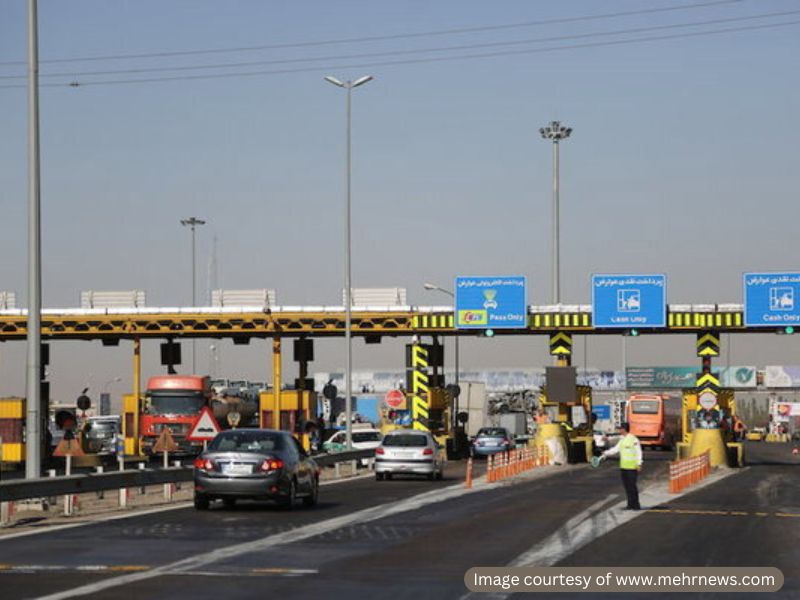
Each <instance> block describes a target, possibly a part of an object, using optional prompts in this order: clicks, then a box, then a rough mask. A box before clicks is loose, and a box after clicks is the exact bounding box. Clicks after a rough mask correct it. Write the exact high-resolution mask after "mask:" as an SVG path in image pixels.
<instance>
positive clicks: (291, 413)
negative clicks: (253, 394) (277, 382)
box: [258, 389, 317, 449]
mask: <svg viewBox="0 0 800 600" xmlns="http://www.w3.org/2000/svg"><path fill="white" fill-rule="evenodd" d="M316 396H317V395H316V393H315V392H314V391H313V390H278V393H277V394H276V393H275V390H274V389H273V390H267V391H263V392H261V393H260V394H259V397H258V403H259V412H258V414H259V427H262V428H264V429H281V430H283V431H291V432H292V433H294V434H295V436H296V437H297V438H298V439H299V440H301V441H302V444H303V447H304V448H306V449H308V448H309V447H310V441H309V439H308V435H307V434H306V432H305V425H306V423H307V422H309V421H310V420H312V419H313V418H314V413H315V410H314V409H315V404H316ZM279 413H280V422H278V418H276V415H278V414H279Z"/></svg>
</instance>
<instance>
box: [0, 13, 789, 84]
mask: <svg viewBox="0 0 800 600" xmlns="http://www.w3.org/2000/svg"><path fill="white" fill-rule="evenodd" d="M796 14H800V10H791V11H783V12H775V13H762V14H758V15H748V16H743V17H729V18H723V19H710V20H706V21H692V22H686V23H673V24H670V25H656V26H650V27H636V28H632V29H618V30H614V31H600V32H594V33H582V34H572V35H561V36H554V37H544V38H534V39H528V40H515V41H508V42H486V43H481V44H462V45H458V46H440V47H435V48H417V49H411V50H388V51H385V52H370V53H360V54H344V55H339V56H317V57H309V58H284V59H273V60H266V61H250V62H235V63H219V64H206V65H186V66H170V67H143V68H137V69H113V70H106V71H76V72H64V73H42V74H40V75H39V76H40V77H43V78H44V77H46V78H56V77H61V78H63V77H73V78H74V77H82V76H98V75H132V74H141V73H160V72H161V73H163V72H170V71H198V70H209V69H223V68H231V67H260V66H266V65H276V64H296V63H307V62H318V61H322V60H352V59H361V58H377V57H387V56H404V55H405V56H408V55H414V54H427V53H431V52H453V51H460V50H475V49H478V48H497V47H507V46H518V45H521V44H534V43H543V42H559V41H565V40H577V39H586V38H595V37H606V36H616V35H628V34H632V33H645V32H650V31H664V30H670V29H681V28H684V27H700V26H702V25H719V24H722V23H734V22H742V21H752V20H757V19H767V18H773V17H785V16H789V15H796ZM25 77H26V76H25V75H0V79H24V78H25Z"/></svg>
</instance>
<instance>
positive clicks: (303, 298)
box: [0, 0, 800, 394]
mask: <svg viewBox="0 0 800 600" xmlns="http://www.w3.org/2000/svg"><path fill="white" fill-rule="evenodd" d="M39 4H40V6H39V12H40V42H41V43H40V54H41V58H42V60H43V61H46V60H48V59H56V58H70V57H85V56H107V55H122V54H139V53H152V52H161V51H165V52H169V51H185V50H194V49H219V48H231V47H243V46H260V45H277V44H291V43H297V42H319V41H322V40H331V39H343V38H353V37H364V36H391V35H398V34H408V33H415V32H427V31H434V30H445V29H447V30H450V29H458V28H473V27H486V26H492V25H503V24H519V23H524V22H530V21H538V20H548V19H561V18H570V17H581V16H587V15H598V14H605V13H617V12H626V11H634V10H641V9H643V8H659V7H667V6H672V7H674V6H679V5H681V4H686V5H689V4H691V3H677V2H672V3H670V2H665V1H662V2H657V1H655V0H652V1H648V2H647V3H642V2H634V1H619V0H616V1H608V2H604V3H597V2H590V1H579V0H575V1H572V2H568V3H567V2H552V1H544V0H542V1H535V2H529V1H507V2H493V3H486V2H476V1H472V2H469V1H467V2H464V1H459V2H454V1H449V0H443V1H441V2H436V3H431V2H421V1H419V2H367V1H361V2H342V1H340V2H335V3H332V2H321V1H320V2H292V3H278V2H226V3H219V2H212V1H203V0H193V1H191V2H189V1H185V2H177V1H173V2H153V1H141V0H140V1H136V2H124V1H88V0H75V1H73V2H69V3H64V2H55V1H52V0H49V1H48V0H42V1H40V3H39ZM25 5H26V3H25V2H23V1H22V0H7V1H6V2H4V3H2V5H0V61H2V62H12V61H24V60H25V48H26V38H25V30H26V26H25ZM799 9H800V6H798V4H797V3H796V2H792V1H781V0H762V1H759V2H755V1H752V0H744V1H741V2H731V3H725V4H718V5H715V6H708V7H704V8H698V9H693V10H685V11H673V12H664V13H652V14H647V15H638V16H627V17H618V18H609V19H602V20H593V21H573V22H568V23H559V24H549V25H546V26H538V27H536V26H531V27H519V28H514V29H500V30H495V31H487V32H481V33H470V34H458V35H455V34H453V35H441V36H429V37H416V38H400V39H392V40H383V41H378V42H370V43H351V44H337V45H327V46H309V47H302V48H298V47H295V48H284V49H272V50H262V51H257V52H255V51H254V52H239V53H224V54H208V55H193V56H176V57H154V58H139V59H132V60H109V61H95V62H80V63H78V62H74V63H72V62H71V63H61V64H52V63H46V62H43V64H42V69H41V71H42V73H43V74H44V75H46V74H48V73H54V72H62V73H73V72H76V71H78V72H80V71H95V70H111V71H114V70H121V69H131V68H137V69H146V68H153V67H158V68H161V67H166V66H191V65H207V64H212V63H221V62H242V61H274V60H295V59H302V58H308V57H321V58H323V60H320V61H318V62H315V63H288V64H282V65H277V66H276V67H261V70H265V69H274V68H287V67H299V66H307V65H309V64H310V65H313V66H323V67H326V66H331V67H339V68H335V69H332V70H331V71H330V74H333V75H336V76H339V77H356V76H359V75H361V74H364V73H371V74H373V75H374V76H375V81H374V82H371V83H369V84H368V85H366V86H364V87H363V88H359V89H358V90H357V91H356V92H355V93H354V179H353V185H354V188H353V194H354V195H353V202H354V217H353V226H354V235H353V252H354V262H353V277H354V285H355V286H357V287H380V286H403V287H407V288H408V289H409V297H410V300H411V302H412V303H415V304H425V303H439V302H441V299H438V298H435V297H431V296H430V295H429V293H428V292H424V291H423V290H422V283H423V282H424V281H426V280H433V281H435V282H438V283H447V282H450V281H452V278H453V277H454V276H455V275H458V274H494V273H507V274H511V273H513V274H517V273H518V274H522V275H527V276H528V278H529V290H530V292H529V296H530V298H529V300H530V302H531V303H544V302H546V301H547V300H548V298H549V294H550V292H549V281H550V279H549V278H550V274H549V273H550V272H549V265H550V254H549V252H550V237H549V235H550V234H549V232H550V169H551V152H550V150H551V149H550V146H549V144H547V143H546V142H544V141H543V140H541V139H540V138H539V134H538V129H539V127H541V126H542V125H544V124H545V123H546V122H547V121H549V120H551V119H553V118H558V119H561V120H563V121H564V122H565V123H567V124H568V125H569V126H571V127H573V128H574V132H573V135H572V137H571V138H570V139H569V140H567V141H566V142H565V143H564V144H563V147H562V225H563V229H562V244H563V246H562V260H563V273H562V278H563V283H562V296H563V298H564V300H565V302H574V303H588V302H589V297H590V286H589V278H590V274H591V273H592V272H628V271H632V272H663V273H666V274H667V275H668V277H669V292H668V296H669V301H670V302H687V303H688V302H696V303H700V302H739V301H741V273H742V272H744V271H758V270H781V269H787V270H797V268H798V251H797V249H796V248H795V246H794V244H793V243H792V242H793V241H794V239H795V237H796V236H795V228H796V223H797V221H798V216H800V214H799V213H800V208H798V204H797V189H798V187H799V186H798V184H800V174H798V169H797V159H796V157H797V152H796V146H797V140H798V138H799V137H800V120H798V118H797V114H796V110H797V108H796V107H797V106H798V104H800V102H799V101H800V97H799V94H798V90H799V89H800V83H798V79H797V77H796V73H797V72H798V71H799V70H800V69H798V67H800V65H799V64H798V63H800V36H798V28H800V26H798V25H792V26H787V27H780V28H774V29H762V30H753V31H742V32H737V33H728V34H724V35H701V36H697V37H689V38H681V39H671V40H662V41H653V42H648V43H640V44H622V45H616V46H606V47H593V48H575V49H567V50H560V51H552V52H540V53H529V54H518V55H506V56H498V57H494V58H484V59H470V60H458V61H449V62H431V63H422V64H407V65H375V66H371V67H364V68H345V67H344V65H348V64H352V63H354V62H359V63H363V62H371V63H374V62H381V61H384V62H385V61H387V60H396V58H392V57H389V58H384V59H377V58H374V59H369V58H364V59H358V60H349V61H348V60H344V59H333V58H328V59H324V58H325V57H333V56H339V55H345V54H363V53H375V52H390V51H408V50H415V49H422V48H439V47H443V46H452V45H476V44H486V43H500V42H510V41H522V40H531V39H537V38H542V37H557V36H574V35H580V34H590V33H598V32H604V31H614V30H623V29H632V28H646V27H657V26H664V25H669V24H681V23H697V22H701V21H708V20H719V19H732V18H738V17H746V16H751V15H759V14H764V13H776V12H786V11H793V10H799ZM793 20H800V15H798V14H795V15H786V16H778V17H772V18H766V19H761V20H752V21H740V22H730V23H724V24H716V25H715V24H709V25H703V26H696V27H693V28H684V29H673V30H664V31H661V32H653V33H640V34H637V36H638V37H646V36H653V35H668V34H675V33H679V32H688V31H695V32H698V31H706V30H713V29H721V28H729V27H742V26H752V25H761V24H766V23H779V22H787V21H793ZM625 37H631V36H611V37H607V38H592V39H589V38H586V39H583V40H573V41H563V42H550V43H539V44H538V45H537V44H526V45H520V46H515V47H514V48H535V47H540V48H541V47H544V46H554V45H559V44H575V43H586V42H588V41H597V40H598V39H605V40H609V39H613V40H619V39H623V38H625ZM482 51H484V50H472V51H462V52H461V53H462V54H463V53H475V52H482ZM453 54H457V53H453V52H451V53H449V54H447V53H446V54H444V55H451V56H452V55H453ZM438 55H439V56H441V55H443V54H441V53H440V54H438ZM424 56H432V54H426V55H424ZM238 70H240V71H241V70H247V69H246V68H239V69H238ZM250 70H257V68H251V69H250ZM213 72H224V70H223V69H219V70H217V71H213ZM24 73H25V71H24V65H16V66H15V65H4V66H0V75H12V76H13V75H24ZM325 74H328V71H325V70H321V71H304V72H295V73H288V74H281V75H261V76H254V77H239V78H225V79H208V80H195V81H173V82H161V83H140V84H134V85H100V84H98V85H96V86H90V85H86V86H82V87H77V88H72V87H43V88H42V97H41V126H42V209H43V236H44V244H43V253H44V255H43V259H44V304H45V306H74V305H76V304H77V303H78V294H79V292H80V290H82V289H133V288H137V289H145V290H147V293H148V301H149V303H150V304H152V305H176V304H185V303H187V302H188V298H189V297H190V292H189V256H188V249H189V244H188V233H187V232H186V231H185V230H182V229H181V228H180V226H179V223H178V221H179V219H181V218H184V217H187V216H191V215H197V216H199V217H202V218H205V219H206V220H207V221H208V223H209V224H208V225H207V226H206V227H204V228H203V229H202V230H201V232H200V236H199V246H198V248H199V257H200V260H199V265H200V268H199V281H200V282H201V285H200V290H201V292H202V290H203V289H205V287H206V276H205V271H206V268H205V267H206V264H207V261H208V256H209V254H208V253H209V249H210V240H211V238H212V236H213V235H216V236H217V237H218V240H219V241H218V244H219V245H218V248H219V279H220V283H221V285H222V287H226V288H232V289H236V288H256V287H271V288H277V290H278V299H279V302H280V303H283V304H333V303H335V302H336V301H337V298H338V297H339V294H340V292H339V290H340V289H341V287H342V286H341V273H342V258H341V254H342V201H343V166H344V165H343V158H344V155H343V150H344V144H343V141H344V140H343V134H344V96H343V94H342V91H341V90H339V89H337V88H334V87H333V86H330V85H329V84H326V83H325V82H324V81H323V80H322V76H323V75H325ZM163 75H164V73H161V74H141V75H135V74H118V75H109V76H95V77H89V76H75V79H77V80H79V81H83V82H90V81H92V80H102V79H130V78H137V77H148V76H163ZM71 79H72V78H71V77H68V78H67V79H66V80H71ZM47 81H53V80H52V79H47V78H46V77H43V78H42V82H43V83H45V82H47ZM15 83H24V80H14V79H0V86H3V85H12V84H15ZM0 132H2V136H1V137H0V164H2V168H0V209H1V210H2V213H0V214H2V218H0V254H1V255H2V256H4V257H7V259H6V260H3V261H0V289H9V290H15V291H17V292H18V293H20V295H21V296H22V297H23V298H24V294H23V292H24V290H25V287H26V283H25V225H26V221H25V219H26V212H25V199H26V162H25V159H26V150H25V143H26V96H25V90H24V89H15V88H6V89H3V88H0ZM737 339H738V338H737ZM488 343H491V344H494V345H493V346H491V348H490V347H489V346H487V344H488ZM545 343H546V341H545V340H544V339H543V338H541V339H540V338H529V339H525V340H515V341H505V340H503V341H502V342H500V341H499V340H495V341H491V342H488V341H483V340H481V341H473V342H469V343H465V344H464V345H462V347H464V353H465V361H466V363H465V364H467V365H468V366H470V367H480V366H487V367H491V366H535V365H541V364H544V363H545V362H546V361H547V357H546V355H545V352H544V347H545ZM635 343H636V345H637V346H639V349H638V350H636V357H635V358H634V357H632V356H631V355H629V359H628V363H629V364H636V363H637V362H638V363H654V362H655V363H669V364H691V363H692V362H694V360H696V359H695V358H694V357H693V356H692V353H691V345H692V343H693V340H692V339H690V338H689V337H686V338H685V339H684V338H681V339H680V340H675V341H665V340H664V339H661V340H641V341H640V340H637V341H636V342H635ZM618 344H619V342H618V340H601V341H596V342H591V343H590V345H591V347H592V348H595V349H596V350H594V352H591V351H590V358H589V362H590V363H594V364H596V365H597V366H601V367H603V366H614V365H615V364H619V353H618V350H617V348H618ZM17 346H19V348H17ZM95 346H97V347H95ZM74 347H79V348H81V349H82V350H81V357H82V360H78V359H76V358H74V355H75V352H74V351H73V350H71V348H74ZM320 350H321V351H320V352H319V356H320V358H319V360H318V364H317V367H318V368H320V369H323V370H325V369H332V368H335V367H336V366H337V365H338V364H339V363H340V362H341V361H340V360H339V358H340V355H341V354H340V352H339V351H338V350H339V346H338V345H337V344H336V343H335V342H326V343H324V344H320ZM128 351H129V349H125V348H121V349H118V350H113V351H110V350H108V349H100V348H99V344H77V343H76V344H70V343H64V344H62V345H60V347H59V349H57V350H56V351H55V353H54V359H55V361H59V362H58V363H57V364H54V366H53V373H54V377H55V378H56V383H55V390H56V392H57V393H59V391H61V393H64V394H69V393H71V390H72V389H74V388H77V387H78V386H79V385H80V383H79V382H80V381H83V380H86V379H87V378H89V376H90V375H91V376H92V377H94V378H96V379H102V378H103V377H105V375H106V374H110V375H109V377H108V379H111V378H112V377H113V376H115V375H117V374H119V375H122V376H124V377H127V369H128V367H127V365H128V355H127V354H126V353H127V352H128ZM225 352H226V356H227V357H229V358H228V359H226V360H225V362H224V365H225V369H226V370H230V371H232V370H233V369H239V370H241V371H243V373H242V375H245V376H247V375H250V374H252V375H251V376H253V377H256V376H260V378H261V379H263V378H264V377H265V376H266V373H264V372H262V371H263V368H264V365H266V364H267V362H268V361H267V348H266V346H264V348H262V349H260V350H256V349H255V348H253V347H251V348H250V349H240V348H237V349H235V350H234V349H226V351H225ZM792 353H794V356H793V355H792ZM151 354H154V353H151ZM22 356H23V354H22V352H21V345H19V344H17V345H14V346H12V345H8V346H7V347H3V348H0V377H2V381H0V393H19V392H20V391H21V389H20V386H21V384H22V381H23V377H22V364H23V363H22V362H21V360H22ZM84 356H85V357H86V359H85V360H83V357H84ZM356 357H357V365H356V366H385V367H397V366H402V352H401V348H400V346H399V344H384V345H383V346H382V347H381V350H380V351H377V352H373V351H371V352H370V354H369V356H368V355H367V354H366V353H362V352H360V351H359V352H357V354H356ZM733 358H734V360H737V361H738V362H744V363H749V364H765V363H766V362H782V363H792V362H793V361H794V362H795V363H796V362H797V358H796V344H795V343H793V342H792V339H788V340H786V339H780V340H777V341H776V340H775V339H774V337H770V338H760V336H759V338H753V337H748V338H747V339H746V340H744V339H743V341H741V342H737V343H736V349H735V354H734V356H733ZM637 359H639V360H637ZM86 362H92V363H93V366H92V367H89V366H87V365H86ZM200 364H203V363H202V361H201V363H200ZM148 365H149V368H150V369H151V370H154V369H156V368H157V366H156V365H155V363H154V362H152V361H151V362H150V363H148ZM95 371H99V372H100V373H99V374H96V373H95ZM238 374H239V373H234V372H230V375H231V376H235V375H238ZM78 391H79V390H78Z"/></svg>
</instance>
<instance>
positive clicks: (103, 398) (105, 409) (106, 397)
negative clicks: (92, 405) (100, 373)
mask: <svg viewBox="0 0 800 600" xmlns="http://www.w3.org/2000/svg"><path fill="white" fill-rule="evenodd" d="M120 381H122V377H114V379H109V380H108V381H106V382H105V383H104V384H103V392H102V393H101V394H100V414H101V415H108V414H111V412H110V411H111V395H110V394H109V393H108V388H109V386H110V385H111V384H112V383H119V382H120Z"/></svg>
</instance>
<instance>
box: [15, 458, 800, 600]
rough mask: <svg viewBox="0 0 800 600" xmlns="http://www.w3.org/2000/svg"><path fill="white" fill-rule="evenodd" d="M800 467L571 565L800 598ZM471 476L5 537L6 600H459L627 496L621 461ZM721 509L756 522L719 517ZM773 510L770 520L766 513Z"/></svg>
mask: <svg viewBox="0 0 800 600" xmlns="http://www.w3.org/2000/svg"><path fill="white" fill-rule="evenodd" d="M773 448H777V446H775V447H773ZM781 448H783V449H784V450H785V446H781ZM770 450H772V449H770ZM751 454H752V452H751ZM667 458H668V455H667V454H665V453H664V454H662V453H647V455H646V461H647V463H646V464H647V466H646V469H645V471H644V472H643V480H642V486H641V487H643V488H647V487H648V486H650V485H651V484H654V483H655V482H657V481H658V482H659V486H660V489H663V488H664V485H665V484H664V482H665V470H666V459H667ZM785 458H786V457H784V456H781V455H776V456H767V457H766V459H765V460H764V461H763V462H767V463H780V462H782V461H783V460H784V459H785ZM789 462H791V461H789ZM796 468H797V467H796V466H794V465H793V464H790V465H785V464H762V465H758V466H753V467H751V468H750V469H747V470H745V471H744V472H742V473H739V474H736V475H734V476H732V477H729V478H727V479H724V480H722V481H720V482H718V483H715V484H712V485H709V486H708V487H706V488H704V489H701V490H698V491H696V492H694V493H691V494H688V495H686V496H684V497H682V498H680V499H677V500H674V501H672V502H669V504H666V505H660V506H657V507H653V506H651V507H649V508H651V509H654V510H650V511H647V512H645V513H644V514H641V515H640V516H639V517H637V518H635V519H633V520H631V521H629V522H627V523H624V524H623V525H621V526H619V527H618V528H616V529H614V530H612V531H610V532H609V533H606V534H605V535H602V533H598V534H597V536H598V537H597V539H595V540H594V541H592V542H590V543H589V544H588V545H586V546H585V547H583V548H581V549H578V550H577V551H575V552H571V553H570V554H569V555H566V556H565V557H564V558H563V559H562V560H561V561H560V562H558V563H557V564H562V565H581V566H590V565H600V566H609V565H619V566H624V565H631V566H645V565H665V566H673V565H692V566H703V565H749V566H754V565H774V566H778V567H779V568H781V569H782V570H783V571H784V574H785V575H786V576H787V585H786V587H785V588H784V592H782V593H780V594H775V595H772V596H771V597H773V598H779V597H786V598H789V597H792V596H793V595H796V594H798V581H797V575H798V574H799V573H798V568H797V567H795V566H794V564H796V563H798V559H800V551H798V549H796V548H795V547H794V545H793V544H792V541H793V540H795V539H798V537H797V536H798V534H800V530H799V529H798V527H800V518H791V517H778V516H775V513H776V512H782V513H787V514H789V513H798V514H800V507H798V504H800V500H799V499H798V498H800V496H798V494H797V492H798V491H800V490H798V489H797V486H798V485H799V484H798V482H797V481H796V479H797V475H796V474H797V473H798V471H797V470H796ZM463 469H464V467H463V464H457V463H456V464H453V465H452V466H451V467H450V468H449V470H448V478H447V479H446V480H445V481H443V482H429V481H425V480H412V479H407V480H406V479H403V480H394V481H389V482H380V483H379V482H376V481H374V480H372V479H361V480H357V481H351V482H347V483H340V484H336V485H332V486H326V487H325V488H323V493H322V496H321V503H320V505H319V506H318V507H316V508H314V509H312V510H304V509H298V510H296V511H293V512H290V513H287V512H282V511H279V510H277V509H273V508H271V507H269V506H268V505H258V504H242V505H241V506H238V507H237V508H235V509H233V510H225V509H222V508H218V509H215V510H211V511H209V512H205V513H197V512H195V511H194V510H193V509H177V510H170V511H166V512H159V513H154V514H150V515H144V516H139V517H131V518H127V519H122V520H117V521H110V522H105V523H97V524H92V525H87V526H83V527H78V528H74V529H65V530H62V531H53V532H49V533H43V534H40V535H34V536H30V537H20V538H15V539H8V540H5V541H0V590H2V597H3V600H12V599H16V598H34V597H40V596H47V595H48V594H54V593H56V592H60V591H64V590H74V589H76V588H80V587H81V586H92V585H95V587H88V588H84V589H83V590H81V591H80V593H81V594H82V596H85V597H90V598H109V599H110V598H114V599H118V598H121V597H125V598H128V597H140V598H159V597H167V596H169V597H174V598H193V599H202V598H209V599H211V598H213V599H215V600H218V599H220V598H226V599H228V598H230V599H236V598H265V597H268V598H281V599H284V598H286V599H292V598H298V599H300V598H303V599H305V598H313V597H319V598H326V599H328V598H333V599H335V598H353V597H356V598H358V597H363V598H369V599H373V598H393V599H394V598H409V599H410V598H413V599H414V600H422V599H426V598H431V599H433V598H436V599H439V598H461V597H462V596H464V595H465V594H466V592H467V590H466V589H465V587H464V584H463V577H464V573H465V572H466V571H467V570H468V569H469V568H471V567H473V566H502V565H507V564H509V563H511V562H512V561H514V560H515V559H516V558H517V557H519V556H520V555H522V554H523V553H526V552H529V551H530V550H531V548H532V547H536V546H537V544H539V545H541V544H542V543H543V540H544V541H547V540H555V544H556V546H559V547H562V548H563V547H569V545H570V544H571V543H572V541H571V539H570V538H571V529H570V527H571V526H572V525H571V523H572V521H570V519H573V520H574V516H575V515H581V514H590V515H602V514H604V513H608V512H609V511H616V509H610V507H611V506H613V505H615V504H616V503H618V502H619V501H620V500H621V499H622V488H621V485H620V483H619V474H618V472H617V469H616V468H615V467H614V465H612V464H606V465H604V466H603V467H601V468H600V469H590V468H589V467H588V466H579V467H573V468H569V469H565V470H561V471H558V472H557V473H556V474H553V475H549V476H546V477H538V478H536V479H532V480H529V481H524V482H520V483H515V484H514V485H504V486H499V487H496V488H494V489H490V490H485V491H474V492H472V493H468V494H464V493H463V485H460V479H461V475H462V473H463ZM441 497H446V499H445V500H444V501H438V502H433V501H432V500H433V499H435V498H441ZM708 507H713V508H715V509H719V508H720V507H728V508H730V509H731V510H735V511H736V512H738V513H742V512H746V513H748V514H747V515H737V516H732V515H709V514H707V513H706V512H705V509H706V508H708ZM675 510H681V511H682V512H673V511H675ZM393 511H397V512H393ZM666 511H670V512H666ZM762 512H766V513H767V515H766V516H761V515H758V516H757V515H756V514H755V513H762ZM590 520H591V519H590ZM568 523H570V524H568ZM576 531H577V528H576ZM562 538H563V539H562ZM549 547H550V546H547V548H545V550H546V551H547V550H548V549H549ZM554 556H555V555H554ZM793 563H794V564H793ZM22 567H28V568H27V572H26V570H25V569H24V568H22ZM96 584H104V585H110V584H113V587H105V588H103V587H102V585H101V586H99V587H98V586H97V585H96ZM476 597H478V598H479V597H480V596H476ZM538 597H543V596H542V595H539V596H538ZM565 597H569V596H568V595H566V594H559V595H558V598H565ZM595 597H597V596H595ZM627 597H630V598H632V597H634V595H633V594H631V595H628V596H627ZM653 597H654V596H652V595H650V596H648V598H653ZM682 597H683V598H687V597H690V596H689V595H683V596H682ZM740 597H742V596H740Z"/></svg>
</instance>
